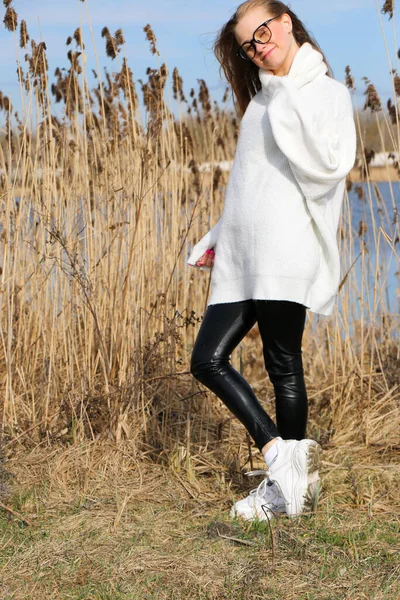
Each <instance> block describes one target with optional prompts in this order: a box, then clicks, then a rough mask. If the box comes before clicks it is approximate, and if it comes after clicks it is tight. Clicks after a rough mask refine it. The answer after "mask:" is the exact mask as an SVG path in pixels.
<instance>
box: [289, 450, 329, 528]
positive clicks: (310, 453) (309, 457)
mask: <svg viewBox="0 0 400 600" xmlns="http://www.w3.org/2000/svg"><path fill="white" fill-rule="evenodd" d="M303 453H304V454H303ZM321 454H322V448H321V446H320V445H319V444H318V443H317V442H315V441H314V440H302V441H301V442H300V443H299V446H298V447H297V449H296V451H295V452H294V455H293V464H294V466H295V468H296V471H297V474H298V475H299V478H298V480H297V482H296V484H295V485H294V489H293V496H292V497H293V499H294V501H293V503H292V504H291V505H290V506H289V507H288V515H289V516H291V517H295V516H298V515H300V514H301V513H302V512H304V511H305V512H313V511H314V510H315V508H316V505H317V502H318V496H319V490H320V482H319V477H318V469H319V466H320V462H321Z"/></svg>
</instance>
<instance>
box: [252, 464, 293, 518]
mask: <svg viewBox="0 0 400 600" xmlns="http://www.w3.org/2000/svg"><path fill="white" fill-rule="evenodd" d="M245 475H248V476H250V477H252V476H254V475H265V478H264V479H263V480H262V481H261V483H260V484H259V485H258V486H257V487H255V488H253V489H252V490H251V491H250V494H249V495H250V496H255V497H256V498H260V500H265V501H266V502H265V503H266V504H267V505H268V507H269V508H272V509H274V508H275V509H278V508H279V507H280V506H284V504H285V500H284V498H283V497H282V494H281V493H280V490H279V489H278V488H277V487H276V486H275V484H274V483H272V482H270V480H269V471H267V470H265V469H255V470H254V471H247V472H246V473H245Z"/></svg>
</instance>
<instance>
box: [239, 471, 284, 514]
mask: <svg viewBox="0 0 400 600" xmlns="http://www.w3.org/2000/svg"><path fill="white" fill-rule="evenodd" d="M262 474H268V471H266V470H264V469H256V470H255V471H248V472H247V473H246V475H262ZM285 510H286V503H285V500H284V498H283V497H282V496H281V494H280V492H279V490H278V489H277V487H276V486H275V485H274V483H273V482H272V481H270V480H269V479H268V477H266V478H265V479H263V480H262V482H261V483H260V484H259V485H258V486H257V487H256V488H254V489H253V490H251V492H250V493H249V495H248V496H246V498H243V499H242V500H239V501H238V502H235V504H234V505H233V506H232V508H231V511H230V516H231V517H235V516H241V517H243V518H244V519H246V520H248V521H252V520H253V519H255V518H258V519H259V520H260V521H266V520H267V519H272V518H273V517H274V516H275V515H274V513H282V512H285Z"/></svg>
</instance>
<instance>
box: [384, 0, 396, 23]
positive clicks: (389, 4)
mask: <svg viewBox="0 0 400 600" xmlns="http://www.w3.org/2000/svg"><path fill="white" fill-rule="evenodd" d="M393 11H394V0H385V4H384V5H383V7H382V10H381V12H382V14H383V15H386V14H389V19H391V18H392V17H393Z"/></svg>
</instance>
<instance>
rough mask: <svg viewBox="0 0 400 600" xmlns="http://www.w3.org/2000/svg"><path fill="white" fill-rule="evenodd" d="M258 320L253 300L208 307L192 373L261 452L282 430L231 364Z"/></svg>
mask: <svg viewBox="0 0 400 600" xmlns="http://www.w3.org/2000/svg"><path fill="white" fill-rule="evenodd" d="M256 318H257V317H256V310H255V305H254V301H253V300H244V301H241V302H229V303H223V304H212V305H210V306H208V307H207V310H206V312H205V315H204V319H203V321H202V323H201V326H200V329H199V333H198V335H197V338H196V342H195V345H194V348H193V352H192V357H191V365H190V371H191V373H192V374H193V376H194V377H196V379H198V380H199V381H200V382H201V383H203V384H204V385H205V386H206V387H208V388H209V389H210V390H211V391H212V392H214V394H216V395H217V396H218V398H220V399H221V400H222V401H223V402H224V404H226V406H227V407H228V408H229V410H230V411H231V412H232V413H233V414H234V415H235V416H236V417H237V418H238V419H239V421H241V423H242V424H243V425H244V426H245V427H246V429H247V431H248V432H249V434H250V435H251V437H252V438H253V440H254V441H255V443H256V446H257V447H258V449H259V450H260V451H261V449H262V448H263V446H264V445H265V444H266V443H267V442H269V441H270V440H272V439H273V438H275V437H277V436H278V435H279V433H278V430H277V428H276V426H275V424H274V422H273V421H272V419H271V418H270V417H269V416H268V415H267V413H266V412H265V410H264V409H263V407H262V406H261V404H260V403H259V401H258V399H257V397H256V396H255V394H254V392H253V390H252V389H251V387H250V385H249V384H248V383H247V381H246V380H245V379H244V378H243V377H242V376H241V375H240V373H238V372H237V371H236V370H235V369H234V368H233V367H232V365H231V364H230V362H229V359H230V355H231V353H232V351H233V350H234V348H236V346H237V345H238V344H239V342H240V341H241V340H242V339H243V338H244V336H245V335H246V334H247V333H248V332H249V331H250V329H251V328H252V327H253V325H254V324H255V322H256Z"/></svg>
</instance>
